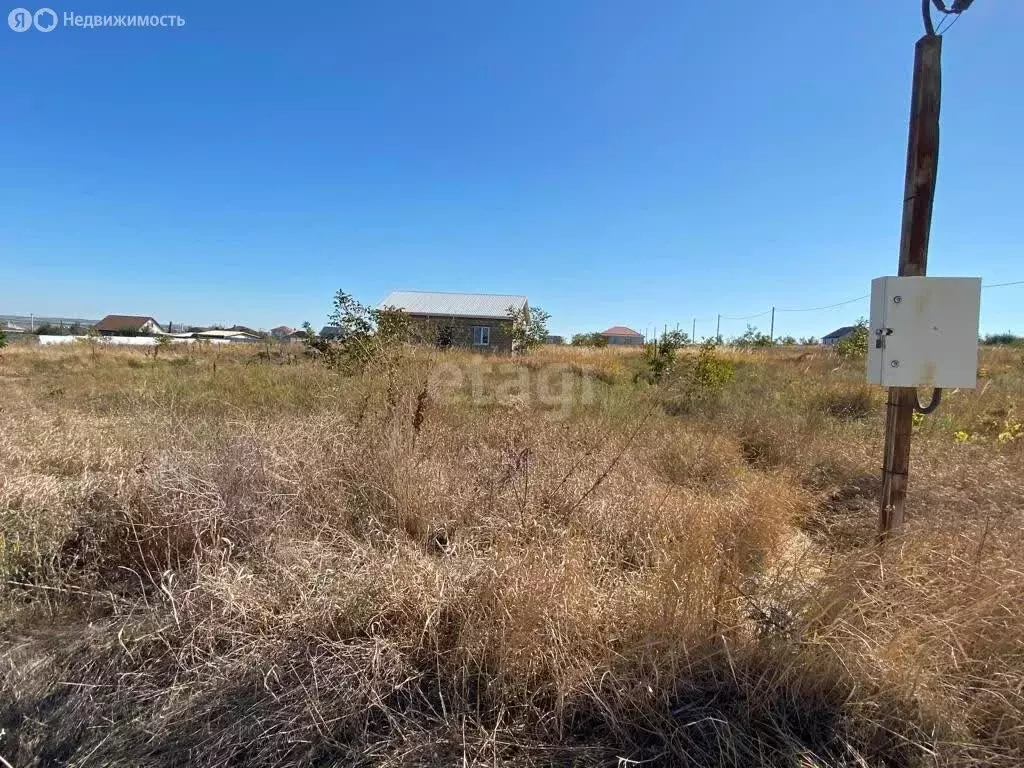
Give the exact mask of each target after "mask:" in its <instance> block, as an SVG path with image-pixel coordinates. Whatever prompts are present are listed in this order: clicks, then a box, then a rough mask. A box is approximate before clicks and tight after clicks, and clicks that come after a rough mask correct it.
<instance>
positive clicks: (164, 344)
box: [153, 336, 173, 359]
mask: <svg viewBox="0 0 1024 768" xmlns="http://www.w3.org/2000/svg"><path fill="white" fill-rule="evenodd" d="M172 343H173V342H172V341H171V337H170V336H157V337H156V344H154V345H153V357H154V359H155V358H156V357H157V355H158V353H159V352H160V350H161V349H170V348H171V344H172Z"/></svg>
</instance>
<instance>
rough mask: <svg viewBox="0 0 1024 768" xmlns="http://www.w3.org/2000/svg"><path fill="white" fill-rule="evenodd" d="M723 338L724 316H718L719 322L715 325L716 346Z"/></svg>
mask: <svg viewBox="0 0 1024 768" xmlns="http://www.w3.org/2000/svg"><path fill="white" fill-rule="evenodd" d="M721 338H722V316H721V315H719V316H718V322H717V323H716V324H715V344H717V343H718V340H719V339H721Z"/></svg>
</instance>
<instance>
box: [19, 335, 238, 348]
mask: <svg viewBox="0 0 1024 768" xmlns="http://www.w3.org/2000/svg"><path fill="white" fill-rule="evenodd" d="M38 338H39V343H40V344H42V345H44V346H54V345H59V344H74V343H75V342H76V341H83V342H86V341H90V340H91V341H95V342H96V343H97V344H103V345H106V346H118V347H153V346H156V339H155V338H154V337H152V336H93V337H89V336H39V337H38ZM204 341H205V342H206V343H207V344H233V343H235V342H231V341H227V340H225V339H205V340H204ZM171 342H172V343H173V344H194V343H195V342H196V339H171Z"/></svg>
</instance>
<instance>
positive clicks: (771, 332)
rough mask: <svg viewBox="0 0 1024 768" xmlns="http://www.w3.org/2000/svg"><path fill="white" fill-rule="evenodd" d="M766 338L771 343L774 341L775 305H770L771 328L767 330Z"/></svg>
mask: <svg viewBox="0 0 1024 768" xmlns="http://www.w3.org/2000/svg"><path fill="white" fill-rule="evenodd" d="M768 340H769V341H771V343H772V344H774V343H775V307H772V327H771V330H770V331H768Z"/></svg>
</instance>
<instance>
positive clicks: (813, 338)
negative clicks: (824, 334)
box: [799, 336, 821, 347]
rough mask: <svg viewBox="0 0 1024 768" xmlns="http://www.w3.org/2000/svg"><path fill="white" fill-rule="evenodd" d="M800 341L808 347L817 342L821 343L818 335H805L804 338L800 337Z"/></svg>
mask: <svg viewBox="0 0 1024 768" xmlns="http://www.w3.org/2000/svg"><path fill="white" fill-rule="evenodd" d="M799 343H800V344H803V345H804V346H807V347H813V346H815V345H817V344H820V343H821V342H820V341H819V340H818V337H817V336H804V337H803V338H802V339H800V342H799Z"/></svg>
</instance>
